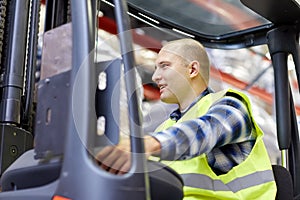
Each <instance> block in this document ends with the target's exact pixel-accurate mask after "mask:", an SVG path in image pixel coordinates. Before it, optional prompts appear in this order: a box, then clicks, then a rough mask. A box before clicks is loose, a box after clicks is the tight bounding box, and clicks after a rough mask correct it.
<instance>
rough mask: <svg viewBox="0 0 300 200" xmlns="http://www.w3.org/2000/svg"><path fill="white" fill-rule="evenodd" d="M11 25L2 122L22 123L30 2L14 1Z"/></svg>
mask: <svg viewBox="0 0 300 200" xmlns="http://www.w3.org/2000/svg"><path fill="white" fill-rule="evenodd" d="M11 3H12V4H11V6H12V7H10V8H12V9H13V10H12V13H14V15H11V19H10V22H11V23H10V24H9V27H7V28H8V33H9V34H8V37H9V38H8V47H9V48H10V49H12V51H9V52H8V54H7V57H6V60H5V61H4V63H5V65H6V71H5V73H4V77H3V86H2V87H3V93H2V100H1V104H0V111H1V116H0V120H1V122H5V123H13V124H19V123H20V114H21V96H22V93H23V84H24V68H25V57H26V45H27V44H26V41H27V24H28V13H29V0H22V1H18V0H15V1H12V2H11Z"/></svg>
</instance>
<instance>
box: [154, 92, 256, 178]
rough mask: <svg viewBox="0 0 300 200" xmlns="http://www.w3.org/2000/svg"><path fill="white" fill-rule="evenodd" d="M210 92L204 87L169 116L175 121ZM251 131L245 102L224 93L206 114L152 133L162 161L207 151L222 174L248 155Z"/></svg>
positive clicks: (251, 138)
mask: <svg viewBox="0 0 300 200" xmlns="http://www.w3.org/2000/svg"><path fill="white" fill-rule="evenodd" d="M209 92H210V90H209V89H207V90H205V91H204V92H202V94H201V95H200V96H199V97H198V98H197V99H196V100H195V101H194V102H193V103H192V104H191V105H190V106H189V107H188V108H187V109H186V110H185V111H184V112H180V110H179V109H178V110H175V111H174V112H173V113H171V115H170V118H171V119H172V120H175V121H178V120H179V119H180V118H181V116H183V115H184V114H185V113H186V112H187V111H188V110H189V109H190V108H191V107H192V106H193V105H194V104H195V103H197V102H198V101H199V100H200V99H201V98H202V97H203V96H205V95H206V94H208V93H209ZM253 130H254V129H252V122H251V120H250V117H249V113H248V111H247V108H246V106H245V104H244V103H243V102H242V101H241V100H239V99H238V98H236V97H233V96H225V97H223V98H222V99H220V100H219V101H218V102H216V103H214V104H213V105H212V106H211V107H210V108H209V110H208V112H207V113H206V114H205V115H203V116H201V117H199V118H196V119H191V120H187V121H184V122H181V123H176V124H175V125H173V126H172V127H169V128H168V129H166V130H164V131H161V132H156V133H152V134H151V135H152V136H154V137H155V138H156V139H157V140H158V141H159V142H160V143H161V147H162V149H161V155H160V158H161V159H162V160H185V159H189V158H193V157H195V156H198V155H201V154H203V153H206V155H207V159H208V163H209V165H210V166H211V168H212V169H213V170H214V171H215V173H217V174H223V173H226V172H228V171H229V170H230V169H231V168H232V167H234V166H236V165H238V164H239V163H241V162H242V161H244V160H245V159H246V158H247V156H248V155H249V154H250V151H251V150H252V147H253V145H254V142H255V138H256V133H255V132H254V131H253Z"/></svg>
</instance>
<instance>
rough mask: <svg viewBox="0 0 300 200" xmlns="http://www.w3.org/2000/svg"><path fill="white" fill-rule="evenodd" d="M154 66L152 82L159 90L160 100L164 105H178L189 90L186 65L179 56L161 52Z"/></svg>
mask: <svg viewBox="0 0 300 200" xmlns="http://www.w3.org/2000/svg"><path fill="white" fill-rule="evenodd" d="M155 64H156V69H155V72H154V74H153V76H152V80H153V81H154V82H155V83H156V84H157V85H158V87H159V89H160V99H161V100H162V101H163V102H165V103H174V104H178V103H179V102H181V98H184V96H185V95H184V94H185V93H186V91H187V90H190V89H191V88H190V84H189V79H188V77H189V72H188V68H187V63H186V62H184V58H182V57H181V56H180V55H176V54H173V53H171V52H168V51H165V50H161V51H160V52H159V54H158V57H157V59H156V62H155Z"/></svg>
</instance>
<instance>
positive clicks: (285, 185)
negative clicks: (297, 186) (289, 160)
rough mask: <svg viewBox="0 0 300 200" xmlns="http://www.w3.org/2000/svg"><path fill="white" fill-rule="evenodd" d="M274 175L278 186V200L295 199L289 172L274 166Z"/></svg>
mask: <svg viewBox="0 0 300 200" xmlns="http://www.w3.org/2000/svg"><path fill="white" fill-rule="evenodd" d="M272 168H273V174H274V178H275V182H276V186H277V194H276V199H278V200H290V199H294V198H293V181H292V176H291V174H290V173H289V171H288V170H287V169H286V168H284V167H282V166H280V165H273V166H272Z"/></svg>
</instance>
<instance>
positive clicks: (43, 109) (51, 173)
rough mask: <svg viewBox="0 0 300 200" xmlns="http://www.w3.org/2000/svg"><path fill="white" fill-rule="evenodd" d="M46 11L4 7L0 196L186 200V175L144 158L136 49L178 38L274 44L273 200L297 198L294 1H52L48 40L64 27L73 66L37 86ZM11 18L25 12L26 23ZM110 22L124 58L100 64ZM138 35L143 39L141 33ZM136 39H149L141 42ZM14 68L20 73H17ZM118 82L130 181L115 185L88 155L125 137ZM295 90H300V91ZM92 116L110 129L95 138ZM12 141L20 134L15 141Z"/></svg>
mask: <svg viewBox="0 0 300 200" xmlns="http://www.w3.org/2000/svg"><path fill="white" fill-rule="evenodd" d="M40 3H41V2H40V1H35V0H31V1H8V2H7V3H6V4H4V3H3V6H5V8H6V12H7V13H6V15H5V14H4V15H3V16H2V15H1V19H3V20H5V24H4V25H5V26H4V33H5V34H4V35H3V44H4V45H3V48H2V54H1V56H2V58H1V70H2V71H1V72H2V76H3V80H2V81H3V83H2V87H1V89H2V90H1V93H2V101H1V112H2V113H1V116H2V118H1V123H2V125H3V127H4V128H3V129H2V132H1V136H2V137H1V138H2V140H1V141H2V144H4V146H3V147H1V155H2V158H1V159H2V162H1V169H2V171H1V186H2V191H1V193H0V199H3V200H17V199H20V200H21V199H22V200H26V199H28V200H29V199H30V200H34V199H39V200H43V199H45V200H50V199H51V200H58V199H101V198H103V199H153V200H154V199H160V200H161V199H171V198H172V199H182V198H183V189H182V188H183V182H182V180H181V177H180V176H179V175H178V174H177V173H176V172H175V171H173V170H172V169H171V168H169V167H168V166H164V165H162V164H161V163H159V162H154V161H146V160H145V157H144V155H143V152H144V146H143V142H142V140H141V137H142V135H143V131H142V129H141V123H142V122H141V117H140V110H139V105H138V104H139V103H138V102H139V100H138V96H137V92H136V88H137V86H136V75H135V73H134V72H135V70H134V66H135V65H136V63H135V62H136V61H135V57H134V55H133V52H134V48H133V43H138V44H139V45H144V46H146V48H148V49H150V50H155V49H156V50H157V49H159V48H160V47H161V42H162V41H164V40H171V39H176V38H181V37H191V38H194V39H196V40H198V41H200V42H201V43H202V44H203V45H204V46H205V47H207V48H211V49H223V50H233V49H242V48H250V47H253V46H258V45H267V47H268V50H269V53H270V56H271V60H272V66H273V70H274V78H275V81H274V82H275V105H276V127H277V140H278V145H279V149H280V150H282V152H284V153H283V158H282V165H274V166H273V172H274V176H275V180H276V184H277V187H278V192H277V199H300V170H299V169H300V167H299V164H300V155H299V153H300V147H299V133H298V126H297V106H296V104H295V103H294V99H293V95H292V92H291V85H290V83H289V80H288V66H287V62H288V55H291V56H292V58H293V63H294V65H295V70H296V75H297V79H298V80H300V76H299V73H300V55H299V54H300V52H299V31H300V24H299V23H300V22H299V20H300V3H299V1H295V0H278V1H276V2H275V1H272V0H263V1H261V0H260V1H258V0H251V1H250V0H241V1H239V0H235V1H229V0H219V1H214V2H212V1H187V0H175V1H172V3H170V2H168V1H161V2H157V1H152V0H148V1H143V0H128V1H121V0H120V1H118V0H114V1H107V0H101V1H98V0H90V1H76V0H72V1H64V2H62V1H58V0H47V1H45V2H43V3H44V4H45V7H46V19H45V33H46V32H47V31H52V30H55V29H57V28H60V31H61V32H60V33H59V34H58V35H56V36H57V38H60V37H64V36H65V35H64V34H66V33H67V35H68V34H69V36H70V38H72V39H71V41H70V43H71V46H70V50H71V52H72V54H71V56H70V59H71V66H67V68H68V67H69V68H68V69H66V70H63V72H59V73H57V74H55V75H53V76H50V77H45V78H42V79H41V80H39V82H38V83H36V80H35V78H34V76H35V73H36V72H37V71H38V69H37V64H36V58H37V56H38V52H37V35H38V34H37V33H38V31H37V29H38V24H39V23H38V21H39V13H40V12H39V10H40V9H39V7H40V6H41V5H40ZM158 4H159V5H158ZM103 8H105V10H104V11H103V13H105V12H106V14H107V16H109V19H108V18H106V19H105V21H104V20H103V18H101V17H100V18H98V17H99V16H100V13H99V11H101V10H102V9H103ZM178 8H182V9H178ZM111 11H113V13H111ZM12 13H21V14H26V16H28V18H24V19H23V18H22V17H21V16H22V15H21V14H20V16H19V15H13V14H12ZM129 17H131V18H129ZM29 19H30V20H29ZM101 19H102V20H101ZM130 19H131V23H130ZM26 20H27V21H26ZM133 20H134V21H135V22H136V23H132V21H133ZM111 22H113V23H111ZM12 24H13V25H12ZM103 24H104V25H105V27H106V28H107V30H110V31H111V32H112V33H113V32H115V31H116V30H115V29H114V28H117V32H115V34H117V36H118V39H119V44H120V52H121V53H120V55H121V56H117V57H116V58H114V59H111V60H108V61H105V62H96V57H97V50H95V44H96V42H95V41H96V40H95V38H97V34H96V33H97V30H98V28H100V29H101V26H102V25H103ZM98 25H99V27H98ZM16 27H17V28H16ZM146 27H147V28H146ZM148 27H150V28H148ZM132 28H133V29H139V30H141V29H140V28H142V30H143V31H142V33H141V32H140V34H138V35H136V33H134V32H132V31H131V29H132ZM112 29H113V30H112ZM70 30H71V32H70ZM68 31H69V32H68ZM8 32H9V33H12V34H8ZM49 35H50V37H51V36H52V37H53V35H54V34H49ZM141 35H142V37H141V38H142V39H141V38H140V37H138V36H141ZM17 36H18V37H17ZM21 36H22V37H21ZM20 38H21V43H20V41H19V40H20ZM149 38H150V39H149ZM157 41H158V42H157ZM16 44H22V45H23V46H22V47H23V48H17V46H16ZM28 46H29V47H28ZM26 55H27V56H26ZM15 56H21V57H24V60H23V62H21V63H17V64H14V62H15V61H16V59H14V58H15ZM42 56H45V54H44V52H43V54H42ZM25 58H26V59H28V60H27V61H26V62H25ZM50 58H51V57H50ZM55 59H56V58H53V60H55ZM122 66H123V72H122ZM13 67H15V68H16V69H14V68H13ZM18 67H19V68H18ZM42 67H43V65H42ZM56 67H57V66H56ZM24 69H26V70H24ZM14 71H20V74H18V76H16V75H15V74H14V73H13V72H14ZM11 72H12V73H11ZM122 73H125V74H126V76H124V77H125V80H124V81H125V86H126V91H127V95H128V96H127V97H128V112H129V114H128V118H129V128H130V139H131V151H132V167H131V170H130V172H129V173H127V174H125V175H122V176H115V175H112V174H109V173H107V172H106V171H104V170H102V169H101V168H99V167H98V166H97V164H96V163H95V160H94V159H93V157H94V155H95V153H96V152H97V150H99V148H102V147H103V146H105V145H114V144H117V143H118V142H119V140H120V137H119V132H120V127H119V124H118V121H119V120H120V109H119V107H120V106H119V101H118V100H119V99H120V90H121V89H120V81H119V80H120V77H122ZM99 74H102V75H103V76H101V77H102V78H103V77H104V80H105V83H106V86H105V89H102V90H101V89H99V88H97V83H98V78H99V76H98V75H99ZM18 77H22V78H21V79H17V78H18ZM24 85H25V86H24ZM35 85H37V87H35ZM297 85H298V86H297V87H298V88H300V84H299V82H298V83H297ZM35 92H36V93H37V100H36V102H35V101H34V93H35ZM108 102H114V103H113V105H114V106H108ZM296 103H297V102H296ZM116 105H117V106H116ZM32 115H34V117H31V116H32ZM18 116H21V117H18ZM97 119H98V120H99V119H102V121H101V122H102V125H103V124H104V127H105V131H104V133H102V134H96V133H97V131H96V129H97ZM98 122H99V121H98ZM6 135H12V136H14V137H12V139H9V140H8V139H7V138H6V137H4V136H6ZM16 136H18V137H16ZM33 138H34V139H33ZM7 141H9V143H8V142H7ZM33 141H34V142H33ZM33 143H34V145H33ZM4 147H5V148H4ZM13 147H15V148H13ZM5 149H9V150H10V151H9V152H8V151H6V150H5ZM14 149H18V151H17V154H13V153H12V152H16V151H15V150H14Z"/></svg>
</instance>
